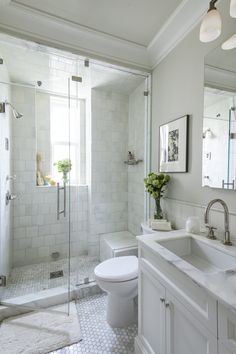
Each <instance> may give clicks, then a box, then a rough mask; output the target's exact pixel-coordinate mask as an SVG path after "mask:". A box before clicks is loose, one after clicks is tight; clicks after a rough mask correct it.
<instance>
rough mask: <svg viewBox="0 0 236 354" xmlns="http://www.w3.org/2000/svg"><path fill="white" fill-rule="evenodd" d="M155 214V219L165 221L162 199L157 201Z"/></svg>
mask: <svg viewBox="0 0 236 354" xmlns="http://www.w3.org/2000/svg"><path fill="white" fill-rule="evenodd" d="M155 204H156V208H155V213H154V219H155V220H156V219H163V217H164V216H163V211H162V209H161V198H158V199H155Z"/></svg>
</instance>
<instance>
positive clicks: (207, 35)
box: [199, 0, 222, 43]
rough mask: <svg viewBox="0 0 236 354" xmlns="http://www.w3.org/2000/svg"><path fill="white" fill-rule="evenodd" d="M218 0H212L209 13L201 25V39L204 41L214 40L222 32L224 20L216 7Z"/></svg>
mask: <svg viewBox="0 0 236 354" xmlns="http://www.w3.org/2000/svg"><path fill="white" fill-rule="evenodd" d="M216 2H217V0H211V2H210V4H209V9H208V11H207V14H206V15H205V16H204V18H203V20H202V24H201V27H200V36H199V38H200V41H201V42H203V43H207V42H211V41H214V40H215V39H216V38H218V37H219V36H220V34H221V26H222V21H221V17H220V13H219V11H218V10H217V8H216V7H215V3H216Z"/></svg>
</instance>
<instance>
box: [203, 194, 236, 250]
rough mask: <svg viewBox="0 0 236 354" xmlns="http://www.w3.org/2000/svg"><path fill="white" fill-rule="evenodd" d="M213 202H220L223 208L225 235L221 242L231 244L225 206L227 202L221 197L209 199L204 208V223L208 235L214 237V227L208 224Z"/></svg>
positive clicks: (227, 213) (227, 210) (227, 214)
mask: <svg viewBox="0 0 236 354" xmlns="http://www.w3.org/2000/svg"><path fill="white" fill-rule="evenodd" d="M215 203H220V204H221V205H222V207H223V209H224V221H225V235H224V236H225V237H224V241H223V244H224V245H227V246H232V242H231V241H230V232H229V209H228V207H227V204H226V203H225V202H224V201H223V200H222V199H213V200H211V201H210V202H209V203H208V205H207V207H206V210H205V215H204V221H205V224H206V227H208V228H209V233H208V237H209V238H211V239H215V238H216V237H215V236H214V229H215V228H214V227H212V226H210V225H209V212H210V209H211V207H212V205H213V204H215Z"/></svg>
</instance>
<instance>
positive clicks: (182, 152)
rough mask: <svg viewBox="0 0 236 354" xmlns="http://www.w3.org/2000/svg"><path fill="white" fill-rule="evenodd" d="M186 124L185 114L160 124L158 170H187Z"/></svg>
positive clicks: (186, 116) (187, 116)
mask: <svg viewBox="0 0 236 354" xmlns="http://www.w3.org/2000/svg"><path fill="white" fill-rule="evenodd" d="M188 125H189V115H185V116H183V117H180V118H177V119H175V120H173V121H171V122H169V123H167V124H164V125H161V126H160V136H159V141H160V146H159V171H160V172H188Z"/></svg>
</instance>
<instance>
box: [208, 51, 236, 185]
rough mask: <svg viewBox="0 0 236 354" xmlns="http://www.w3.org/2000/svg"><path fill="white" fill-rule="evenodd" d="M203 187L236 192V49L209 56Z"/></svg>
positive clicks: (217, 52) (211, 53) (215, 52)
mask: <svg viewBox="0 0 236 354" xmlns="http://www.w3.org/2000/svg"><path fill="white" fill-rule="evenodd" d="M202 144H203V149H202V185H203V186H209V187H212V188H224V189H236V48H234V49H231V50H223V49H222V48H221V46H219V47H218V48H216V49H214V50H213V51H212V52H210V53H209V54H208V55H207V56H206V57H205V82H204V114H203V132H202Z"/></svg>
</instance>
